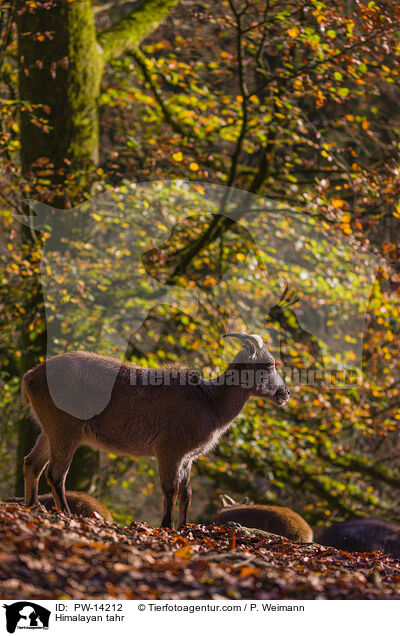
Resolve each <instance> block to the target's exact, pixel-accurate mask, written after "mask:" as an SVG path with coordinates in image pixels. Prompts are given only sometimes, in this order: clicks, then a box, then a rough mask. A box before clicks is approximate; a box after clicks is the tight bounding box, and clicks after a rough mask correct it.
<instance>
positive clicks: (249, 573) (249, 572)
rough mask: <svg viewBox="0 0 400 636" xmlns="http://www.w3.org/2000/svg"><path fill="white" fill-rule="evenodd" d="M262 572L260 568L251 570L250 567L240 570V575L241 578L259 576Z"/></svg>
mask: <svg viewBox="0 0 400 636" xmlns="http://www.w3.org/2000/svg"><path fill="white" fill-rule="evenodd" d="M259 571H260V568H249V567H243V568H242V569H241V570H240V574H239V576H241V577H242V576H253V575H254V574H258V573H259Z"/></svg>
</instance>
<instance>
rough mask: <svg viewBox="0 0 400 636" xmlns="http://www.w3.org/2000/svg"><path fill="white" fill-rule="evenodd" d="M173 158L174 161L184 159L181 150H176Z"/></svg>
mask: <svg viewBox="0 0 400 636" xmlns="http://www.w3.org/2000/svg"><path fill="white" fill-rule="evenodd" d="M172 159H173V160H174V161H182V160H183V154H182V153H181V152H174V154H173V155H172Z"/></svg>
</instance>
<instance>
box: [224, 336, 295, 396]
mask: <svg viewBox="0 0 400 636" xmlns="http://www.w3.org/2000/svg"><path fill="white" fill-rule="evenodd" d="M224 338H237V339H238V340H240V341H241V342H242V344H243V349H242V351H240V353H238V355H237V356H236V358H235V360H234V362H233V364H234V365H235V367H236V368H238V369H239V371H240V370H242V371H246V375H245V376H244V375H243V373H241V377H242V376H243V378H244V377H246V382H247V386H246V388H248V389H249V390H250V393H251V395H257V396H259V397H265V398H267V399H268V400H270V401H271V402H272V403H273V404H276V406H283V405H284V404H286V402H287V401H288V399H289V395H290V390H289V389H288V387H287V386H286V384H285V383H284V381H283V380H282V378H281V376H280V375H279V373H278V372H277V370H276V367H275V360H274V358H273V356H272V355H271V354H270V352H269V351H268V349H267V347H266V346H265V344H264V342H263V339H262V338H261V336H258V335H256V334H253V333H252V334H247V333H227V334H226V335H225V336H224ZM243 378H242V379H241V384H242V386H245V383H244V380H243Z"/></svg>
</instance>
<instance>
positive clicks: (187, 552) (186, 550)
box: [174, 545, 194, 559]
mask: <svg viewBox="0 0 400 636" xmlns="http://www.w3.org/2000/svg"><path fill="white" fill-rule="evenodd" d="M174 554H175V556H176V557H178V558H179V559H191V558H192V556H193V555H194V552H193V550H192V548H191V547H190V545H185V546H183V548H179V550H177V551H176V552H175V553H174Z"/></svg>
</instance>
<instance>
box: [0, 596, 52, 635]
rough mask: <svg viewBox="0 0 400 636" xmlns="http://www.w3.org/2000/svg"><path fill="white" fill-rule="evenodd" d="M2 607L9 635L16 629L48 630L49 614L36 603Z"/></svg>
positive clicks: (23, 602) (18, 603) (24, 602)
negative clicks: (4, 611)
mask: <svg viewBox="0 0 400 636" xmlns="http://www.w3.org/2000/svg"><path fill="white" fill-rule="evenodd" d="M3 607H4V608H5V610H6V627H7V631H8V633H9V634H14V633H15V630H16V629H49V618H50V614H51V612H50V611H49V610H48V609H46V608H45V607H42V606H41V605H38V604H37V603H32V602H31V601H18V602H17V603H12V604H11V605H3Z"/></svg>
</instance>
